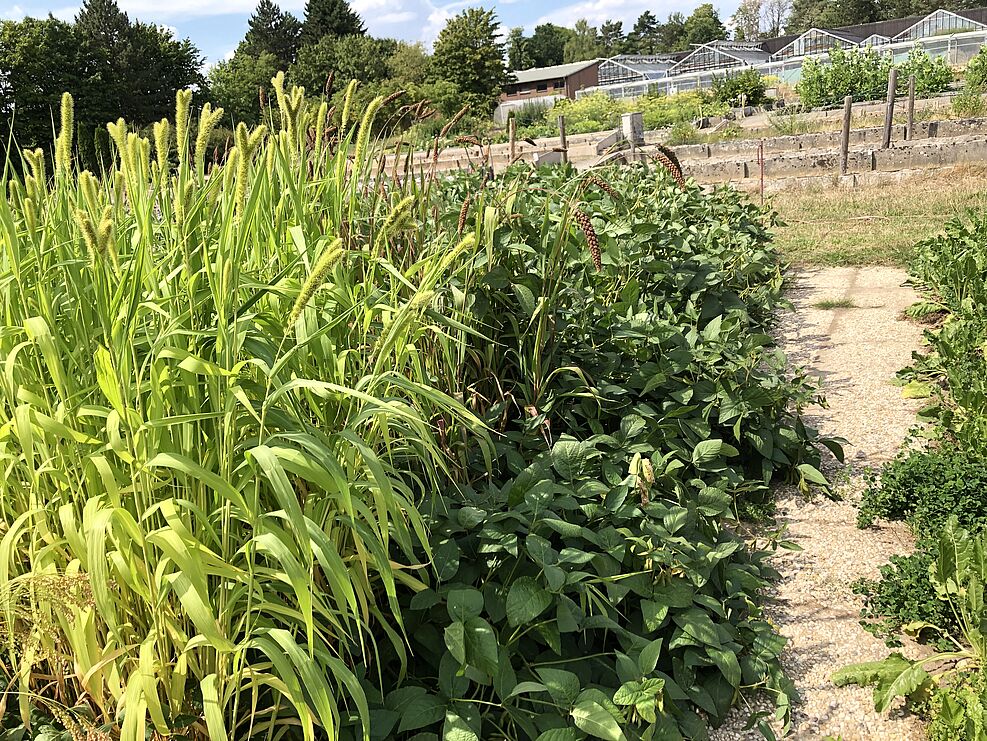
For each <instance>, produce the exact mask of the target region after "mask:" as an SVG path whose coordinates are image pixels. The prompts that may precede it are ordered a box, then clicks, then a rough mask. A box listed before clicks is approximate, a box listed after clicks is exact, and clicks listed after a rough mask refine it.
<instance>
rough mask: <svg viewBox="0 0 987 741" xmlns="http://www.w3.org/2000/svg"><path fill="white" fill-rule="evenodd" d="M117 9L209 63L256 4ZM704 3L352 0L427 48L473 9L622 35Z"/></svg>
mask: <svg viewBox="0 0 987 741" xmlns="http://www.w3.org/2000/svg"><path fill="white" fill-rule="evenodd" d="M117 1H118V3H119V5H120V7H121V8H122V9H123V10H125V11H126V12H127V13H129V14H130V17H131V18H136V19H138V20H142V21H145V22H151V23H157V24H159V25H163V26H168V27H169V28H171V29H172V31H173V32H175V35H176V36H178V37H188V38H190V39H191V40H192V42H193V43H194V44H195V45H196V46H197V47H198V48H199V50H200V51H201V52H202V54H203V55H204V56H205V58H206V63H207V64H213V63H215V62H218V61H220V60H222V59H224V58H228V57H229V56H232V54H233V50H234V49H235V48H236V46H237V44H238V43H239V42H240V39H242V38H243V35H244V34H245V33H246V31H247V18H248V17H249V16H250V13H251V11H252V10H253V9H254V6H255V5H256V0H168V1H167V2H160V0H117ZM71 2H72V0H61V2H58V3H57V4H52V3H51V2H50V1H49V3H47V4H46V3H45V2H44V0H15V1H14V2H11V0H0V19H9V20H19V19H21V18H23V17H24V16H34V17H44V16H47V15H48V13H51V14H53V15H54V16H55V17H57V18H62V19H64V20H71V19H72V17H73V16H74V15H75V13H76V11H77V9H78V5H71V4H70V3H71ZM701 2H702V0H662V1H661V2H657V3H656V2H646V1H645V0H538V1H533V0H486V1H485V2H477V0H460V1H459V2H452V3H450V4H445V3H444V2H443V0H351V2H350V4H351V5H352V7H353V8H354V10H356V11H357V12H358V13H359V14H360V16H361V17H362V18H363V21H364V24H365V25H366V27H367V30H368V32H369V33H371V34H372V35H374V36H380V37H390V38H396V39H403V40H405V41H421V42H423V43H425V44H426V46H428V45H430V44H431V43H432V42H433V41H434V40H435V37H436V36H437V35H438V33H439V31H440V30H441V29H442V27H443V26H444V25H445V23H446V20H447V19H449V18H451V17H452V16H454V15H456V13H458V12H460V11H461V10H462V9H463V8H466V7H469V6H471V5H483V6H484V7H488V8H489V7H495V8H496V11H497V16H498V18H499V19H500V22H501V24H502V25H503V26H504V28H505V29H507V28H511V27H513V26H523V27H524V28H525V29H526V30H527V32H528V33H530V32H531V31H532V29H534V27H535V26H536V25H538V24H539V23H545V22H551V23H557V24H559V25H561V26H572V25H573V24H574V23H575V22H576V21H577V20H579V19H580V18H586V19H587V20H588V21H589V22H590V24H591V25H594V26H598V25H600V24H601V23H602V22H603V21H605V20H608V19H614V20H620V21H623V22H624V31H625V32H627V31H629V30H630V28H631V26H633V24H634V21H635V19H636V18H637V17H638V16H639V15H640V14H641V13H642V12H643V11H645V10H650V11H651V12H652V13H654V14H655V15H656V16H658V18H660V19H664V18H665V17H666V16H667V15H668V14H669V13H674V12H683V13H685V14H686V15H688V14H689V13H690V12H691V11H692V10H693V8H695V6H697V5H699V4H700V3H701ZM737 3H738V0H713V4H714V5H715V6H716V7H717V9H718V10H719V11H720V18H721V20H723V22H724V23H726V22H727V20H728V19H729V17H730V15H731V14H732V13H733V11H734V10H735V9H736V6H737ZM280 5H281V7H282V8H283V9H284V10H288V11H291V12H293V13H294V14H295V15H297V16H298V17H299V18H301V17H302V12H303V10H304V7H305V0H282V1H281V2H280Z"/></svg>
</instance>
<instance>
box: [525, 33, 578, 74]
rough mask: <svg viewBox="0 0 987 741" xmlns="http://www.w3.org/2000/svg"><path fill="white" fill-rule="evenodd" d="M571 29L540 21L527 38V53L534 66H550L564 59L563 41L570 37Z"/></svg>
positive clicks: (560, 62)
mask: <svg viewBox="0 0 987 741" xmlns="http://www.w3.org/2000/svg"><path fill="white" fill-rule="evenodd" d="M572 33H573V32H572V29H570V28H564V27H562V26H556V25H555V24H554V23H542V24H541V25H540V26H535V32H534V33H533V34H532V35H531V38H530V39H529V40H528V53H529V54H531V61H532V62H534V66H535V67H551V66H553V65H556V64H562V63H563V61H564V60H565V43H566V42H567V41H568V40H569V39H570V38H571V37H572Z"/></svg>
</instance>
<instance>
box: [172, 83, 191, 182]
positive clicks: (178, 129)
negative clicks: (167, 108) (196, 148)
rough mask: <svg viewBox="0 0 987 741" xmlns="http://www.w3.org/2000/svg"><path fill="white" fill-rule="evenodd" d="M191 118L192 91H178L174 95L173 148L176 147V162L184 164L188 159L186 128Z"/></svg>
mask: <svg viewBox="0 0 987 741" xmlns="http://www.w3.org/2000/svg"><path fill="white" fill-rule="evenodd" d="M191 116H192V91H191V90H179V91H178V92H177V93H175V146H176V147H178V162H179V163H180V164H185V161H186V159H187V157H188V127H189V121H190V119H191Z"/></svg>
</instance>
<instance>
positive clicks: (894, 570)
mask: <svg viewBox="0 0 987 741" xmlns="http://www.w3.org/2000/svg"><path fill="white" fill-rule="evenodd" d="M932 550H933V545H931V544H923V545H922V546H921V547H920V548H919V550H917V551H916V552H915V553H911V554H909V555H900V556H891V559H890V563H888V564H885V565H884V566H882V567H881V577H880V578H879V579H858V580H857V581H856V582H854V584H853V592H854V594H860V595H863V597H864V607H863V609H862V610H861V612H860V617H861V621H860V624H861V625H862V626H863V627H864V629H865V630H867V632H869V633H872V634H873V635H875V636H877V637H878V638H881V639H882V640H884V642H885V643H886V644H887V645H888V646H889V647H896V646H900V645H901V640H900V638H899V635H900V634H901V633H902V631H903V629H905V630H907V629H908V626H911V632H912V633H913V634H914V635H915V637H916V638H920V639H923V640H926V641H928V642H929V643H931V644H933V645H935V646H936V647H937V648H940V649H943V650H945V649H947V648H948V647H949V646H951V645H952V644H951V643H950V642H949V640H948V639H947V638H946V637H945V636H944V635H943V634H942V633H939V632H936V631H931V630H923V629H922V628H920V627H919V626H920V625H922V624H926V623H928V624H932V625H935V626H938V627H939V628H940V629H941V630H942V631H945V632H947V633H951V634H957V633H958V629H959V626H958V625H957V623H956V617H955V615H953V612H952V610H951V609H950V607H949V603H948V602H945V601H943V600H941V599H939V598H938V596H937V595H936V591H935V588H934V587H933V585H932V582H931V581H930V580H929V566H930V565H931V564H932V562H933V561H934V560H935V556H934V555H933V553H932Z"/></svg>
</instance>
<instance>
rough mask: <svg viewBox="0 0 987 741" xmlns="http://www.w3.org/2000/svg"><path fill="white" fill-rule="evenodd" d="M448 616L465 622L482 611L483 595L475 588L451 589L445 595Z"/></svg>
mask: <svg viewBox="0 0 987 741" xmlns="http://www.w3.org/2000/svg"><path fill="white" fill-rule="evenodd" d="M446 607H447V609H448V611H449V617H451V618H452V619H453V620H458V621H460V622H463V623H465V622H466V621H467V620H469V619H470V618H474V617H478V616H479V615H480V613H482V612H483V595H482V594H481V593H480V592H479V590H476V589H453V590H451V591H450V592H449V594H448V596H447V597H446Z"/></svg>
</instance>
